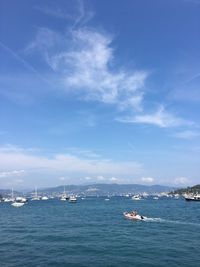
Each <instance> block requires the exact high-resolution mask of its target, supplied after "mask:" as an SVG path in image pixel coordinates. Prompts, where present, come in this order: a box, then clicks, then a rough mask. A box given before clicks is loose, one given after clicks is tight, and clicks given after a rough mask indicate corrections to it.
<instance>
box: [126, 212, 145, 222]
mask: <svg viewBox="0 0 200 267" xmlns="http://www.w3.org/2000/svg"><path fill="white" fill-rule="evenodd" d="M123 214H124V217H125V218H126V219H129V220H134V221H144V220H145V219H146V217H144V216H141V215H139V214H137V212H135V211H131V212H124V213H123Z"/></svg>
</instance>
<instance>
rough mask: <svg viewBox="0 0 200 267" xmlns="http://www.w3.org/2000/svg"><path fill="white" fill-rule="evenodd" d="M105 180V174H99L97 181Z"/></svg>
mask: <svg viewBox="0 0 200 267" xmlns="http://www.w3.org/2000/svg"><path fill="white" fill-rule="evenodd" d="M105 180H106V178H105V177H104V176H102V175H98V176H97V181H105Z"/></svg>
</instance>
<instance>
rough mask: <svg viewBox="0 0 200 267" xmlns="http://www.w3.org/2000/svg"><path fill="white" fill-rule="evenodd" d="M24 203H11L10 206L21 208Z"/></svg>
mask: <svg viewBox="0 0 200 267" xmlns="http://www.w3.org/2000/svg"><path fill="white" fill-rule="evenodd" d="M24 204H25V203H24V202H16V201H15V202H13V203H12V204H11V205H12V206H13V207H15V208H20V207H22V206H24Z"/></svg>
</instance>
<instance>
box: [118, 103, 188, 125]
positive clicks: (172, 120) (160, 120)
mask: <svg viewBox="0 0 200 267" xmlns="http://www.w3.org/2000/svg"><path fill="white" fill-rule="evenodd" d="M117 120H118V121H120V122H124V123H142V124H151V125H155V126H158V127H161V128H168V127H177V126H181V125H191V124H192V122H189V121H186V120H184V119H181V118H179V117H176V116H175V115H173V114H172V113H170V112H168V111H166V110H165V108H164V107H163V106H160V108H159V109H158V110H157V111H156V112H155V113H150V114H142V115H134V116H131V117H122V118H117Z"/></svg>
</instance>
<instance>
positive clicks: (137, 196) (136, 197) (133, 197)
mask: <svg viewBox="0 0 200 267" xmlns="http://www.w3.org/2000/svg"><path fill="white" fill-rule="evenodd" d="M131 199H132V200H141V197H140V196H139V195H134V196H132V198H131Z"/></svg>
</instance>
